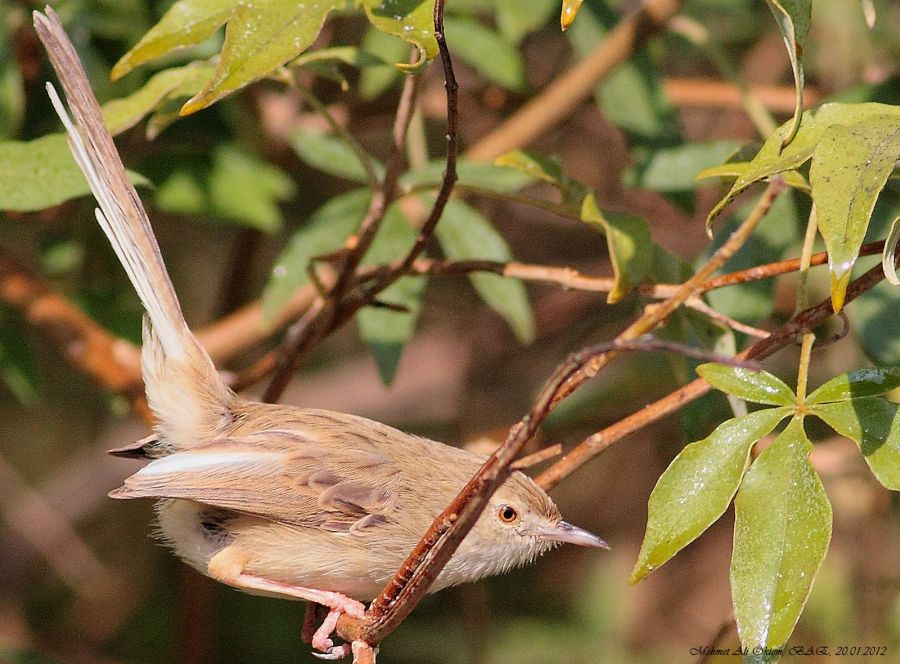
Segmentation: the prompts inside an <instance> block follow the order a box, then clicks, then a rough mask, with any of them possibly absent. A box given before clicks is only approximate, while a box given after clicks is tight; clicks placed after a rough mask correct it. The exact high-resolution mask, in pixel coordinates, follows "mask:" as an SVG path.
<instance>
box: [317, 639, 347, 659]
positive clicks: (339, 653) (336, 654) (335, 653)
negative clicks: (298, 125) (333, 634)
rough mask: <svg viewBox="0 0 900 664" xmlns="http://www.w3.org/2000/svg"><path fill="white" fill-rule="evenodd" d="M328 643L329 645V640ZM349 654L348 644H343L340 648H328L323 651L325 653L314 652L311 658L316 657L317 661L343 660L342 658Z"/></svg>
mask: <svg viewBox="0 0 900 664" xmlns="http://www.w3.org/2000/svg"><path fill="white" fill-rule="evenodd" d="M328 641H329V643H330V642H331V639H329V640H328ZM349 654H350V644H349V643H345V644H343V645H340V646H328V648H326V649H325V652H314V653H313V656H314V657H318V658H319V659H327V660H334V659H343V658H344V657H346V656H347V655H349Z"/></svg>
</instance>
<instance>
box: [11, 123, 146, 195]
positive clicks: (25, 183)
mask: <svg viewBox="0 0 900 664" xmlns="http://www.w3.org/2000/svg"><path fill="white" fill-rule="evenodd" d="M128 176H129V178H130V179H131V181H132V182H133V183H134V184H142V185H145V184H147V180H146V179H144V178H143V177H142V176H140V175H137V174H136V173H132V172H131V171H129V172H128ZM90 192H91V190H90V187H88V183H87V180H85V179H84V175H83V174H82V173H81V169H80V168H78V166H77V164H76V163H75V160H74V159H73V158H72V153H71V152H70V151H69V144H68V143H67V142H66V136H65V134H48V135H46V136H41V137H40V138H36V139H35V140H33V141H0V210H15V211H17V212H30V211H33V210H43V209H44V208H48V207H52V206H54V205H59V204H60V203H62V202H64V201H67V200H69V199H71V198H77V197H79V196H84V195H86V194H89V193H90Z"/></svg>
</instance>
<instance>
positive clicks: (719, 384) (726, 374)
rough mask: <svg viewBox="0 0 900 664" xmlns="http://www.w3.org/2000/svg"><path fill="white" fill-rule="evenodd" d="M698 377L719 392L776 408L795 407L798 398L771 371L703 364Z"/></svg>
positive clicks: (698, 371)
mask: <svg viewBox="0 0 900 664" xmlns="http://www.w3.org/2000/svg"><path fill="white" fill-rule="evenodd" d="M697 373H698V374H699V375H700V376H702V377H703V379H704V380H705V381H706V382H707V383H709V384H710V385H712V386H713V387H714V388H716V389H717V390H721V391H722V392H726V393H728V394H733V395H734V396H736V397H739V398H741V399H743V400H744V401H752V402H753V403H766V404H771V405H773V406H795V405H796V404H797V397H796V395H794V391H793V390H792V389H791V388H790V387H788V386H787V385H786V384H785V383H784V381H782V380H781V379H780V378H777V377H776V376H773V375H772V374H770V373H769V372H768V371H754V370H752V369H745V368H743V367H729V366H727V365H724V364H703V365H700V366H699V367H697Z"/></svg>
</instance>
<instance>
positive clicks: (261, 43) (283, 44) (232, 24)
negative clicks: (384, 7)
mask: <svg viewBox="0 0 900 664" xmlns="http://www.w3.org/2000/svg"><path fill="white" fill-rule="evenodd" d="M346 5H347V2H346V0H306V1H305V2H297V0H265V1H261V2H257V3H255V4H239V5H238V9H237V11H235V12H233V13H232V14H231V15H230V17H229V18H228V26H227V27H226V29H225V43H224V44H223V45H222V55H221V59H220V61H219V66H218V68H217V69H216V73H215V74H214V75H213V77H212V80H211V81H210V83H209V84H208V85H207V86H206V87H205V88H204V89H203V90H201V91H200V92H199V93H198V94H197V95H195V96H194V97H193V98H192V99H190V100H189V101H188V102H187V103H186V104H185V105H184V107H183V108H182V110H181V112H182V114H184V115H187V114H189V113H194V112H196V111H199V110H201V109H203V108H206V107H207V106H209V105H210V104H212V103H214V102H216V101H218V100H219V99H221V98H222V97H225V96H226V95H228V94H230V93H232V92H234V91H235V90H239V89H240V88H243V87H244V86H246V85H249V84H250V83H252V82H254V81H257V80H259V79H260V78H262V77H264V76H266V75H268V74H270V73H271V72H272V71H274V70H275V69H277V68H278V67H280V66H281V65H283V64H284V63H286V62H287V61H288V60H291V59H293V58H295V57H297V56H298V55H300V54H301V53H302V52H303V51H305V50H306V49H307V48H309V46H310V44H312V43H313V41H314V40H315V38H316V36H317V35H318V34H319V31H320V30H321V29H322V24H323V23H324V22H325V18H326V17H327V16H328V14H329V13H330V12H332V11H333V10H335V9H341V8H343V7H345V6H346Z"/></svg>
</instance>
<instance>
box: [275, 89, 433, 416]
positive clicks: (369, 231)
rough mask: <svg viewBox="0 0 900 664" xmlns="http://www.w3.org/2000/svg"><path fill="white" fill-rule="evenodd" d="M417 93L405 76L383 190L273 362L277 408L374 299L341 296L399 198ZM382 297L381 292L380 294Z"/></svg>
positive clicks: (392, 133)
mask: <svg viewBox="0 0 900 664" xmlns="http://www.w3.org/2000/svg"><path fill="white" fill-rule="evenodd" d="M417 91H418V77H416V76H408V77H407V78H406V80H405V81H404V85H403V92H402V93H401V95H400V101H399V103H398V106H397V113H396V115H395V116H394V126H393V130H392V132H391V135H392V141H391V148H390V153H389V155H388V159H387V165H386V167H385V174H384V178H383V179H382V180H381V186H380V187H379V188H378V189H377V190H376V191H374V192H373V194H372V200H371V201H370V203H369V208H368V210H367V211H366V215H365V217H364V218H363V220H362V222H361V223H360V227H359V230H358V231H357V232H356V233H355V234H353V235H351V236H350V237H348V238H347V240H346V241H345V243H344V250H343V252H342V260H341V261H337V262H338V263H340V264H339V266H338V267H337V269H338V273H337V277H336V278H335V281H334V285H333V286H332V287H331V289H330V290H329V292H328V293H327V295H325V296H324V305H323V306H322V307H321V308H320V309H319V310H318V312H317V315H316V316H315V317H314V318H312V319H307V320H303V321H301V322H300V323H298V324H297V325H295V326H294V327H293V328H292V329H291V330H290V332H289V334H288V335H287V337H286V338H285V341H284V342H283V343H282V345H281V349H280V351H279V354H278V356H277V358H276V363H275V369H274V371H275V375H274V376H273V377H272V380H271V381H270V382H269V385H268V387H267V388H266V391H265V393H264V394H263V401H268V402H275V401H277V400H278V399H279V398H280V397H281V394H282V392H284V389H285V388H286V387H287V384H288V382H290V380H291V377H292V376H293V375H294V373H295V372H296V371H297V369H298V368H299V367H300V365H301V364H302V363H303V361H304V360H305V359H306V357H307V356H308V355H309V353H310V352H311V351H312V349H313V347H314V346H315V345H316V343H318V342H319V341H320V340H321V339H323V338H324V337H325V336H327V335H328V334H329V333H330V332H331V331H332V330H334V329H336V328H337V327H339V326H340V325H342V324H343V323H344V322H345V321H346V320H348V319H349V318H350V317H351V316H352V315H353V313H355V312H356V311H357V310H358V309H359V308H361V307H362V306H364V304H366V303H367V302H368V301H371V300H372V299H374V296H375V294H377V292H376V293H373V294H372V296H371V298H370V299H369V300H367V301H362V302H357V303H347V302H346V301H345V295H346V293H347V291H348V289H349V288H350V287H351V286H352V285H353V284H354V283H355V281H356V278H355V275H356V270H357V268H358V267H359V264H360V262H361V261H362V259H363V256H364V255H365V253H366V251H368V249H369V247H370V246H371V245H372V241H373V240H374V239H375V236H376V235H377V234H378V229H379V228H380V227H381V222H382V221H383V220H384V216H385V214H386V213H387V210H388V207H390V205H391V203H392V202H393V201H394V199H395V198H396V196H397V181H398V180H399V178H400V172H401V170H402V167H403V146H404V143H405V139H406V132H407V131H408V129H409V122H410V119H411V118H412V114H413V109H414V108H415V103H416V95H417ZM378 292H380V291H378Z"/></svg>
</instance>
